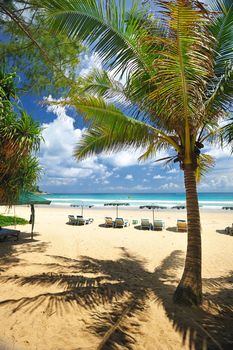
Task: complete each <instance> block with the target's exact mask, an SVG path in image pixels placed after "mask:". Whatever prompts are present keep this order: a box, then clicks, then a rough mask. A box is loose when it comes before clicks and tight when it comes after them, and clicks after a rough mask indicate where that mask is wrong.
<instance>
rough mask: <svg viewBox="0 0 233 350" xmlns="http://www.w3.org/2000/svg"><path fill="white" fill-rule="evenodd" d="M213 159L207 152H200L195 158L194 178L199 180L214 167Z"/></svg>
mask: <svg viewBox="0 0 233 350" xmlns="http://www.w3.org/2000/svg"><path fill="white" fill-rule="evenodd" d="M214 164H215V161H214V159H213V157H212V156H210V155H209V154H204V153H202V154H200V155H199V157H198V160H197V168H196V180H197V182H200V180H201V178H202V177H203V176H204V175H206V173H207V172H208V171H209V170H211V168H212V167H214Z"/></svg>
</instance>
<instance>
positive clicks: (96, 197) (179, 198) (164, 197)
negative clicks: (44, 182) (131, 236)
mask: <svg viewBox="0 0 233 350" xmlns="http://www.w3.org/2000/svg"><path fill="white" fill-rule="evenodd" d="M43 197H45V198H46V199H49V200H51V202H52V203H51V204H53V205H58V206H70V205H71V204H80V202H82V203H83V204H85V205H94V206H95V207H103V206H104V204H105V203H111V202H115V201H118V202H123V203H129V205H130V207H135V208H137V207H139V206H141V205H146V204H154V205H160V206H166V207H167V208H171V207H173V206H176V205H185V194H184V193H128V194H127V193H124V194H123V193H85V194H83V193H70V194H67V193H59V194H56V193H54V194H48V195H44V196H43ZM198 198H199V204H200V206H201V207H202V208H206V209H208V208H209V209H221V208H222V207H223V206H233V193H207V192H206V193H199V195H198Z"/></svg>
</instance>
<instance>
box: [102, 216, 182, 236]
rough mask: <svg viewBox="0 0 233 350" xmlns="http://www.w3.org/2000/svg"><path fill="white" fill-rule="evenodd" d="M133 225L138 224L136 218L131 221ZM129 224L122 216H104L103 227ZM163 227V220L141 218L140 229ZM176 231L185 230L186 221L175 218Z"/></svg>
mask: <svg viewBox="0 0 233 350" xmlns="http://www.w3.org/2000/svg"><path fill="white" fill-rule="evenodd" d="M132 224H133V225H136V224H138V220H133V221H132ZM126 226H129V221H128V220H124V219H123V218H116V219H115V220H114V221H113V219H112V218H111V217H109V216H106V217H105V227H126ZM164 228H165V224H164V221H162V220H154V222H153V223H151V222H150V220H149V219H141V225H140V229H141V230H154V231H162V230H163V229H164ZM177 231H178V232H186V231H187V222H186V221H185V220H177Z"/></svg>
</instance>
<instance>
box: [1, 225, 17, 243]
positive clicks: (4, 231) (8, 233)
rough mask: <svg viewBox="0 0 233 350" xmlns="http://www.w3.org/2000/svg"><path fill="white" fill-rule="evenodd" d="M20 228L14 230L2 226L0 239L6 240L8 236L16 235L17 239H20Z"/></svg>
mask: <svg viewBox="0 0 233 350" xmlns="http://www.w3.org/2000/svg"><path fill="white" fill-rule="evenodd" d="M19 234H20V231H19V230H13V229H8V228H0V240H2V241H5V239H7V237H15V238H16V240H17V241H18V240H19Z"/></svg>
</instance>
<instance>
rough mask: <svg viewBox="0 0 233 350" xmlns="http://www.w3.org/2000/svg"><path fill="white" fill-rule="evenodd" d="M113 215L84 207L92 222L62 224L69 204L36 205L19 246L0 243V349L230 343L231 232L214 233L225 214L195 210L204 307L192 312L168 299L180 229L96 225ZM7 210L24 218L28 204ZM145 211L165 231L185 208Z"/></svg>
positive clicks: (227, 218)
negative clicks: (199, 233)
mask: <svg viewBox="0 0 233 350" xmlns="http://www.w3.org/2000/svg"><path fill="white" fill-rule="evenodd" d="M115 212H116V211H115V209H114V208H107V209H104V210H96V209H86V210H85V211H84V216H85V217H93V218H94V222H93V223H92V224H90V225H85V226H70V225H67V224H66V222H67V221H68V218H67V216H68V214H74V215H78V214H80V212H79V211H78V210H77V209H75V208H51V207H40V208H36V225H35V232H36V234H35V237H34V241H31V240H30V236H29V232H30V226H29V225H27V226H25V227H24V228H22V227H20V229H21V230H22V231H23V230H24V231H25V232H26V233H24V234H22V235H21V238H20V240H19V242H15V241H12V240H11V241H10V240H9V241H7V242H0V320H1V333H0V350H3V349H7V350H8V349H20V350H24V349H30V350H36V349H37V350H74V349H76V350H77V349H105V350H106V349H131V348H132V349H137V350H142V349H145V350H166V349H172V350H177V349H189V348H190V347H191V348H193V349H205V348H206V349H230V348H233V343H232V344H231V342H232V341H233V336H232V329H233V323H232V320H233V316H232V304H233V303H232V302H233V294H232V289H231V288H232V286H231V283H232V270H233V259H232V257H233V254H232V253H233V236H228V235H225V234H221V233H219V232H216V230H223V229H224V228H225V227H226V226H228V225H231V224H232V222H233V213H232V212H223V211H213V212H211V211H210V212H204V211H203V212H202V213H201V216H202V242H203V290H204V304H203V308H202V309H201V310H197V309H195V308H192V309H189V308H181V307H178V306H175V305H173V303H172V294H173V292H174V288H175V286H176V285H177V283H178V281H179V279H180V277H181V274H182V271H183V263H184V256H185V255H184V254H185V250H186V238H187V234H186V233H178V232H174V231H169V230H164V231H162V232H154V231H141V230H138V229H136V228H135V227H134V226H133V225H132V224H131V225H130V226H129V227H126V228H124V229H114V228H105V227H101V226H99V225H101V224H103V223H104V217H105V216H112V217H113V218H115ZM16 214H17V215H18V216H21V217H25V218H29V215H30V209H29V208H26V207H17V209H16ZM119 216H123V217H125V218H127V219H129V221H130V222H132V219H138V220H140V218H142V217H147V218H152V213H151V212H150V211H149V210H145V211H143V210H140V211H136V210H135V211H132V210H125V209H120V212H119ZM155 216H156V219H163V220H164V221H165V224H166V228H169V227H175V225H176V219H185V212H184V211H177V210H175V211H159V212H158V213H155ZM17 228H19V227H17ZM189 346H190V347H189Z"/></svg>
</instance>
